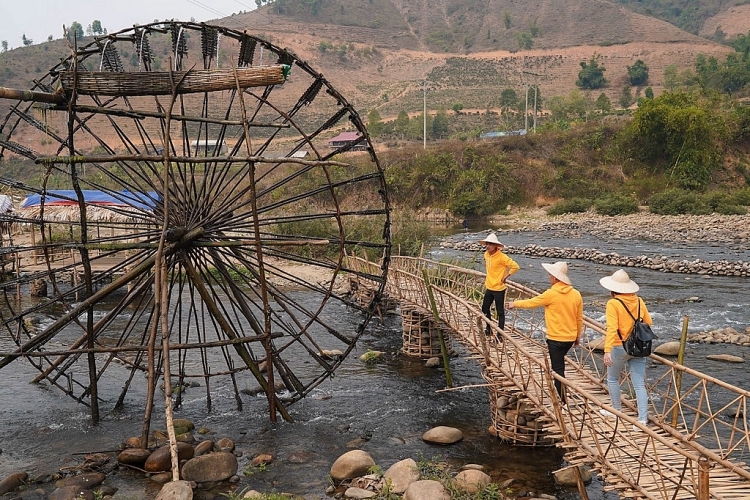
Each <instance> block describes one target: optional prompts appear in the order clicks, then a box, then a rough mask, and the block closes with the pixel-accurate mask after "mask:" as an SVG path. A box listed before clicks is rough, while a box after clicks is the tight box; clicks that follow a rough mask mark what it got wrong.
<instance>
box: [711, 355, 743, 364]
mask: <svg viewBox="0 0 750 500" xmlns="http://www.w3.org/2000/svg"><path fill="white" fill-rule="evenodd" d="M706 359H710V360H713V361H725V362H727V363H744V362H745V358H743V357H741V356H734V355H732V354H709V355H708V356H706Z"/></svg>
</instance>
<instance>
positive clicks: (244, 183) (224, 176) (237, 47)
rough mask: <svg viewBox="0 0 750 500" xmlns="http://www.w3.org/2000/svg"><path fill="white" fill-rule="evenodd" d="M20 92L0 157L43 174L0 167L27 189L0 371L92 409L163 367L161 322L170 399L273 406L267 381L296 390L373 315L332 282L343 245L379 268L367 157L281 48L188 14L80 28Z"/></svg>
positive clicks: (374, 172)
mask: <svg viewBox="0 0 750 500" xmlns="http://www.w3.org/2000/svg"><path fill="white" fill-rule="evenodd" d="M219 40H220V46H221V51H219ZM133 47H135V53H134V55H133V56H132V57H131V59H130V60H129V61H128V60H126V59H125V58H121V57H120V54H121V53H123V54H124V53H125V50H124V49H127V51H128V52H129V53H131V54H132V53H133ZM157 47H164V48H166V49H167V50H168V54H169V57H165V58H163V59H157V58H156V56H155V55H154V54H155V53H157ZM232 52H233V53H234V54H235V55H234V56H232V57H231V58H230V57H228V56H227V55H226V54H230V53H232ZM159 53H162V52H159ZM256 63H257V64H256ZM217 66H220V68H218V69H217ZM196 67H200V68H202V69H201V70H200V71H198V70H196V69H195V68H196ZM290 69H291V73H290ZM41 82H44V83H41ZM165 82H166V83H165ZM54 89H58V90H57V92H55V91H54ZM165 89H166V91H165ZM32 90H33V91H34V92H35V94H33V97H34V98H33V99H31V101H32V102H30V103H28V102H24V101H25V100H27V99H28V97H29V95H32V94H24V97H22V98H21V97H18V96H15V97H16V98H18V99H19V100H18V102H16V103H14V104H13V109H12V111H11V112H10V113H9V114H8V115H7V116H6V118H5V120H4V121H3V122H2V123H1V124H0V151H1V152H2V154H3V155H4V156H7V157H19V158H26V159H28V160H31V161H33V165H34V167H33V168H35V169H36V173H37V174H38V177H39V178H40V179H41V182H40V184H38V185H30V184H29V183H26V184H22V183H19V182H17V181H16V180H13V179H0V183H2V184H4V185H5V186H6V187H7V188H9V189H12V190H14V191H18V190H21V191H23V192H24V193H25V194H27V195H29V196H28V197H27V200H26V205H25V206H24V207H22V208H20V209H19V210H17V211H16V213H15V214H14V216H13V220H14V222H15V223H17V224H21V225H23V226H25V227H26V230H25V231H24V232H23V233H22V234H20V235H16V242H15V243H14V244H13V246H12V247H8V248H7V249H6V250H7V251H6V254H5V255H6V259H4V260H3V263H2V266H3V270H4V271H5V272H4V278H5V281H4V287H3V299H4V300H3V302H4V303H3V304H2V306H1V307H0V314H2V321H3V325H4V326H5V329H4V332H5V333H3V334H2V337H0V350H1V351H5V352H4V353H3V357H2V358H0V369H2V368H5V367H7V366H9V365H10V364H11V363H12V362H13V361H14V360H16V359H21V358H24V359H27V360H28V361H29V362H31V363H32V364H33V366H35V367H36V368H37V369H38V370H39V372H40V374H39V375H38V376H37V378H36V381H43V380H46V381H47V382H48V383H50V384H52V385H54V386H56V387H58V388H60V389H62V390H63V391H64V392H66V393H67V394H69V395H70V396H71V397H73V398H75V399H76V400H78V401H80V402H82V403H84V404H88V405H90V406H91V407H92V414H93V413H94V411H93V409H94V408H98V406H99V404H100V403H103V404H111V405H112V407H113V408H115V407H120V406H123V405H125V404H127V402H128V395H129V394H131V393H132V392H133V390H134V389H135V390H136V391H139V390H140V392H143V389H142V384H143V382H142V381H143V380H144V377H143V376H142V374H143V373H148V372H149V370H151V371H152V372H153V373H155V374H156V375H157V377H163V376H164V374H165V363H164V361H165V358H164V355H165V352H164V351H163V350H162V348H161V347H160V345H159V341H157V340H155V339H156V338H157V337H158V338H161V337H164V336H166V337H168V338H169V342H168V345H169V348H168V352H169V359H170V363H169V364H168V365H167V366H171V367H173V368H171V370H169V369H168V370H169V371H171V372H172V373H174V382H175V383H176V384H177V386H176V388H177V389H178V390H175V392H174V394H175V398H174V399H175V401H176V402H177V404H178V405H179V404H180V403H181V402H182V401H183V391H184V390H185V389H186V388H189V387H190V390H191V391H194V392H195V391H197V390H200V391H202V392H204V393H205V400H206V405H207V407H208V408H209V409H210V408H211V407H212V404H213V401H214V400H215V399H216V397H217V396H216V394H217V392H218V393H221V394H222V397H223V395H224V394H225V391H226V390H227V389H229V392H231V397H232V398H233V399H234V400H236V405H237V407H239V408H241V407H242V405H243V402H242V401H243V399H242V395H243V392H245V390H247V392H252V391H253V390H254V386H258V387H259V388H260V390H261V391H263V392H265V393H266V395H267V397H268V399H269V404H270V412H271V415H272V418H274V417H273V416H274V414H275V411H276V410H280V411H281V412H282V414H283V415H284V416H285V417H288V414H287V413H286V410H285V408H284V405H282V404H281V403H280V402H279V401H278V399H277V398H276V396H275V392H276V391H278V390H281V387H280V386H282V385H283V389H284V392H283V398H284V401H285V402H293V401H296V400H298V399H300V398H302V397H304V396H305V395H306V394H308V393H309V392H310V391H311V390H312V389H313V388H315V387H316V386H317V385H318V384H319V383H320V382H321V381H323V380H324V379H325V378H326V377H328V376H330V375H331V374H332V373H333V372H334V371H335V369H336V368H337V367H338V366H339V364H340V363H341V361H342V360H343V359H344V358H345V357H346V355H347V354H348V353H349V352H350V351H351V350H352V349H353V348H354V346H355V343H356V341H357V339H358V337H359V336H360V335H361V333H362V332H363V331H364V329H365V327H366V325H367V323H368V321H369V320H370V318H371V316H372V314H373V310H374V307H373V306H365V307H363V306H358V305H357V304H356V302H355V301H354V300H353V299H352V298H350V297H349V295H348V294H347V293H346V291H345V289H344V288H342V287H340V284H341V283H340V282H341V280H340V279H339V278H340V277H342V276H343V275H344V274H345V273H353V274H359V273H360V272H359V271H356V270H351V269H347V268H346V264H345V262H346V261H345V257H346V255H347V254H349V253H358V252H362V251H368V252H369V253H370V255H371V256H373V257H375V258H380V259H382V261H383V265H382V268H381V270H382V273H381V274H380V275H377V276H372V275H368V276H367V278H369V279H371V280H374V281H376V282H379V283H381V290H382V286H383V285H384V282H385V277H386V273H387V267H388V260H389V256H390V233H389V228H390V222H389V206H388V200H387V196H386V192H385V182H384V176H383V171H382V168H381V167H380V164H379V162H378V160H377V157H376V155H375V153H374V151H373V149H372V145H371V144H370V142H369V138H368V135H367V132H366V130H365V128H364V126H363V124H362V122H361V120H360V118H359V116H358V115H357V113H356V112H355V111H354V109H353V108H352V107H351V106H350V105H349V104H348V103H347V101H346V100H345V99H344V98H343V96H342V95H341V94H340V93H339V92H337V91H336V90H335V89H334V88H333V87H332V86H331V85H330V84H329V83H328V82H327V81H326V80H325V79H324V78H323V77H322V75H320V74H319V73H317V72H316V71H314V70H313V69H312V68H310V67H309V65H307V64H306V63H304V62H303V61H300V60H299V59H298V58H296V56H294V55H293V54H291V53H289V52H287V51H285V50H283V49H281V48H279V47H277V46H275V45H273V44H271V43H269V42H267V41H265V40H262V39H260V38H257V37H254V36H251V35H248V34H246V33H244V32H239V31H235V30H231V29H228V28H224V27H220V26H207V25H203V24H196V23H179V22H170V23H166V24H165V23H153V24H149V25H145V26H140V27H137V28H134V29H130V30H124V31H121V32H119V33H115V34H111V35H108V36H106V37H102V38H98V39H96V40H95V41H94V42H92V43H90V44H88V45H86V46H85V47H82V48H79V49H77V50H76V51H75V54H74V55H73V56H71V57H69V58H67V59H65V60H63V61H62V62H61V63H60V64H59V65H57V66H56V67H55V68H53V69H52V70H50V72H49V73H48V75H47V76H46V77H45V78H43V79H42V80H40V83H37V84H36V85H35V86H34V88H33V89H32ZM7 96H8V94H7V93H6V97H7ZM40 103H44V104H40ZM40 110H41V111H40ZM40 113H41V115H40ZM345 129H349V131H350V132H352V133H353V134H354V135H353V137H354V138H355V139H354V140H353V141H349V142H347V143H345V144H343V145H336V144H334V145H331V144H329V143H328V141H329V139H330V138H331V137H332V136H333V135H335V134H336V133H338V132H340V131H342V130H345ZM16 137H19V138H20V137H26V138H28V137H31V138H36V139H37V140H27V139H26V140H24V141H21V140H20V139H16ZM22 143H24V144H35V145H34V146H28V145H22ZM358 150H363V151H364V152H362V153H356V152H355V151H358ZM43 284H46V285H48V290H47V297H46V299H36V298H29V297H28V295H29V292H31V291H38V288H39V287H40V286H42V285H43ZM160 290H162V291H161V292H159V291H160ZM159 294H160V295H159ZM162 297H163V298H165V300H161V298H162ZM352 308H354V309H352ZM162 311H166V316H160V314H161V312H162ZM352 311H356V314H357V321H356V326H355V327H353V328H350V327H345V328H344V329H343V330H342V327H341V324H342V322H341V320H340V318H341V317H342V315H344V314H352ZM160 318H166V319H167V320H166V321H163V319H160ZM154 332H158V335H157V336H155V335H154ZM9 346H15V347H14V348H12V349H11V347H9ZM149 352H150V353H151V354H149ZM151 383H152V384H155V383H156V382H155V381H153V380H152V381H151ZM191 386H192V387H191ZM195 386H200V387H201V389H196V388H195ZM274 386H276V387H274ZM138 387H141V389H138ZM115 388H116V389H115ZM103 389H104V390H103ZM97 412H98V410H97Z"/></svg>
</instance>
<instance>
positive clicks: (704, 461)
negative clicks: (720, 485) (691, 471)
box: [696, 455, 711, 500]
mask: <svg viewBox="0 0 750 500" xmlns="http://www.w3.org/2000/svg"><path fill="white" fill-rule="evenodd" d="M710 468H711V463H710V462H709V460H708V457H707V456H705V455H701V456H700V458H699V459H698V494H697V495H696V500H709V497H710V496H711V492H710V488H709V478H710V475H709V469H710Z"/></svg>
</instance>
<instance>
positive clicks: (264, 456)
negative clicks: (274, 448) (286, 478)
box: [250, 453, 273, 467]
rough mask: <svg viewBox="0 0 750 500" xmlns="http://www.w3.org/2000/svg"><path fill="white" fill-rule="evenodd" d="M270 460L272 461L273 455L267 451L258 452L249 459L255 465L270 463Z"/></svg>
mask: <svg viewBox="0 0 750 500" xmlns="http://www.w3.org/2000/svg"><path fill="white" fill-rule="evenodd" d="M271 462H273V455H269V454H268V453H259V454H258V455H256V456H255V457H254V458H253V459H252V460H251V461H250V463H251V464H253V465H254V466H255V467H257V466H259V465H261V464H263V465H265V464H270V463H271Z"/></svg>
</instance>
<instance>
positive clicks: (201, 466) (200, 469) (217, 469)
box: [182, 451, 239, 483]
mask: <svg viewBox="0 0 750 500" xmlns="http://www.w3.org/2000/svg"><path fill="white" fill-rule="evenodd" d="M238 467H239V466H238V464H237V457H235V456H234V455H233V454H231V453H229V452H226V451H218V452H215V453H209V454H208V455H201V456H199V457H194V458H191V459H190V460H188V461H187V462H185V465H184V466H183V467H182V477H183V479H185V480H186V481H195V482H196V483H207V482H218V481H224V480H226V479H229V478H230V477H232V476H234V475H235V474H237V469H238Z"/></svg>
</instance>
